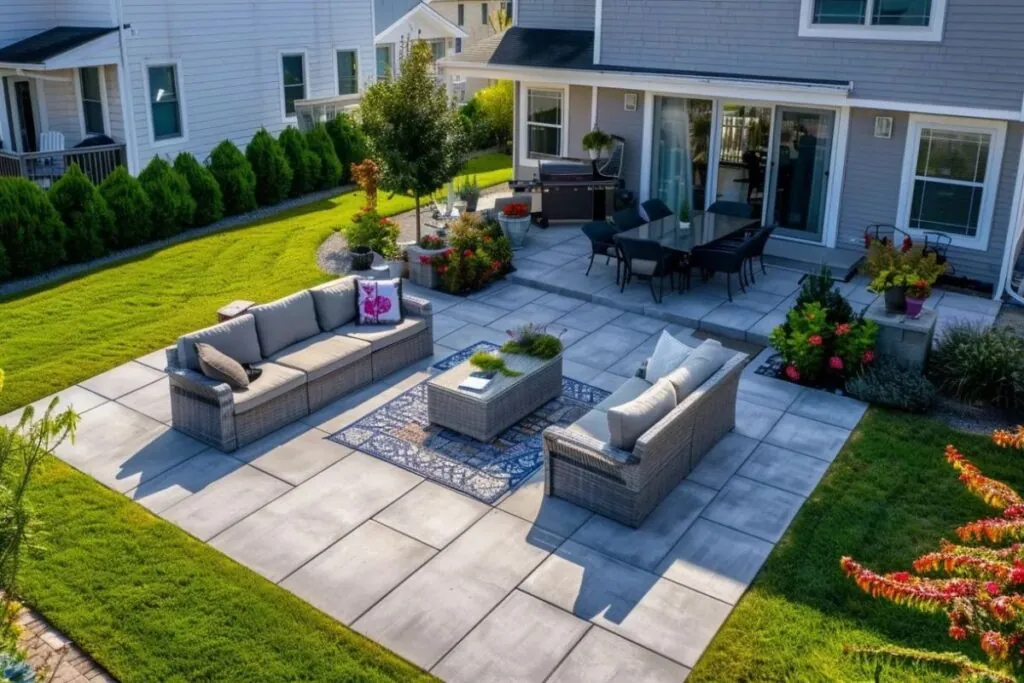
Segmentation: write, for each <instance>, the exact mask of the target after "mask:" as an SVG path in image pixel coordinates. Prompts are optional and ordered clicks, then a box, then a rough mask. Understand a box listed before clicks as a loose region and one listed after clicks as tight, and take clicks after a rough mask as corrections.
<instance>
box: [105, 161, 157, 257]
mask: <svg viewBox="0 0 1024 683" xmlns="http://www.w3.org/2000/svg"><path fill="white" fill-rule="evenodd" d="M100 194H101V195H103V199H104V201H106V202H107V207H108V208H109V209H110V211H111V212H112V213H113V214H114V229H113V231H112V232H111V243H110V244H109V245H108V246H109V247H111V248H114V249H124V248H126V247H134V246H135V245H137V244H142V243H144V242H148V241H149V240H150V239H151V238H152V235H153V226H152V223H151V222H150V217H151V216H152V213H153V205H152V204H151V203H150V201H149V196H148V195H147V194H146V191H145V190H143V189H142V185H141V184H140V183H139V181H138V179H137V178H136V177H135V176H133V175H132V174H131V173H129V172H128V169H126V168H125V167H124V166H119V167H118V168H116V169H114V172H113V173H111V174H110V175H109V176H107V179H106V180H104V181H103V184H102V185H100Z"/></svg>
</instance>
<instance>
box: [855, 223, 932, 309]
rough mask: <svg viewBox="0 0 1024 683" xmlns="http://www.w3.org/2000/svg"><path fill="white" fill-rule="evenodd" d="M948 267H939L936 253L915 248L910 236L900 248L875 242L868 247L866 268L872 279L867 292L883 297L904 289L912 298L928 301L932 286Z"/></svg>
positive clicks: (920, 247)
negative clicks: (892, 290)
mask: <svg viewBox="0 0 1024 683" xmlns="http://www.w3.org/2000/svg"><path fill="white" fill-rule="evenodd" d="M946 268H947V265H946V264H945V263H942V264H940V263H939V262H938V260H937V258H936V255H935V254H934V253H929V254H925V253H924V247H922V246H915V245H914V242H913V240H911V239H910V238H909V237H906V238H904V240H903V242H902V244H901V245H900V247H899V248H897V247H896V245H895V244H887V243H883V242H882V241H881V240H875V241H873V242H872V243H871V244H870V245H869V246H868V255H867V260H866V269H867V273H868V275H870V276H871V284H869V285H868V290H869V291H872V292H874V293H876V294H883V293H885V291H886V290H889V289H894V288H898V287H902V288H904V289H906V290H908V291H907V294H908V296H911V294H910V292H911V291H916V292H917V293H918V294H923V295H924V296H919V297H916V298H920V299H926V298H928V295H929V294H931V286H932V285H933V284H935V281H936V280H938V279H939V276H940V275H942V274H943V273H945V272H946Z"/></svg>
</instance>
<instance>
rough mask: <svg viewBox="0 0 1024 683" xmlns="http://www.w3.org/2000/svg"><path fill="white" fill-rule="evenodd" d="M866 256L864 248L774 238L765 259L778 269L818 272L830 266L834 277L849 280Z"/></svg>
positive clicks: (765, 253) (766, 251)
mask: <svg viewBox="0 0 1024 683" xmlns="http://www.w3.org/2000/svg"><path fill="white" fill-rule="evenodd" d="M863 259H864V253H863V252H862V251H857V250H852V249H830V248H828V247H823V246H821V245H820V244H804V243H801V242H795V241H793V240H783V239H776V238H772V239H771V240H769V241H768V244H767V245H766V246H765V250H764V260H765V262H766V263H770V264H772V265H774V266H778V267H779V268H787V269H789V270H797V271H801V272H805V273H817V272H818V271H820V270H821V266H822V265H823V264H824V265H827V266H828V267H829V268H830V269H831V271H832V277H833V279H835V280H840V281H842V282H849V281H850V279H851V278H852V277H853V276H854V275H856V273H857V266H858V264H860V262H861V261H862V260H863Z"/></svg>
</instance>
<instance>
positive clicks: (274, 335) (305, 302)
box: [249, 291, 320, 358]
mask: <svg viewBox="0 0 1024 683" xmlns="http://www.w3.org/2000/svg"><path fill="white" fill-rule="evenodd" d="M249 312H250V313H252V315H253V317H254V318H256V333H257V335H258V336H259V340H260V350H261V351H262V352H263V357H264V358H270V357H271V356H273V355H274V354H275V353H277V352H278V351H280V350H281V349H283V348H284V347H286V346H291V345H292V344H294V343H295V342H297V341H302V340H303V339H308V338H309V337H313V336H316V335H318V334H320V325H319V324H317V322H316V307H315V306H314V305H313V295H312V294H310V293H309V292H308V291H302V292H296V293H295V294H292V295H291V296H286V297H284V298H283V299H278V300H277V301H271V302H270V303H269V304H263V305H262V306H253V307H252V308H250V309H249Z"/></svg>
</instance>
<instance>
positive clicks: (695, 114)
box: [651, 97, 713, 215]
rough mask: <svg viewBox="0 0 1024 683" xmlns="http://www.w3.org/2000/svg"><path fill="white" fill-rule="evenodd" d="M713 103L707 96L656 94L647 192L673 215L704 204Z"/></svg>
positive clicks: (695, 208)
mask: <svg viewBox="0 0 1024 683" xmlns="http://www.w3.org/2000/svg"><path fill="white" fill-rule="evenodd" d="M712 111H713V106H712V102H711V101H710V100H691V99H684V98H680V97H656V98H655V100H654V150H653V154H652V158H651V163H652V168H651V196H652V197H656V198H658V199H661V200H662V201H663V202H665V204H667V205H668V207H669V208H671V209H672V210H673V211H674V212H675V213H676V214H677V215H678V214H679V212H680V210H681V209H682V208H683V207H684V206H685V207H687V208H688V209H689V211H691V212H692V211H694V210H701V209H703V208H704V198H705V195H706V192H707V189H706V188H707V182H708V163H709V157H708V150H709V148H710V145H711V121H712Z"/></svg>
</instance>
